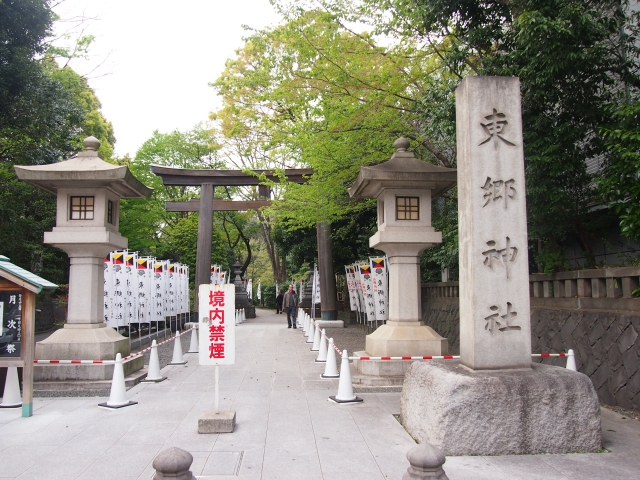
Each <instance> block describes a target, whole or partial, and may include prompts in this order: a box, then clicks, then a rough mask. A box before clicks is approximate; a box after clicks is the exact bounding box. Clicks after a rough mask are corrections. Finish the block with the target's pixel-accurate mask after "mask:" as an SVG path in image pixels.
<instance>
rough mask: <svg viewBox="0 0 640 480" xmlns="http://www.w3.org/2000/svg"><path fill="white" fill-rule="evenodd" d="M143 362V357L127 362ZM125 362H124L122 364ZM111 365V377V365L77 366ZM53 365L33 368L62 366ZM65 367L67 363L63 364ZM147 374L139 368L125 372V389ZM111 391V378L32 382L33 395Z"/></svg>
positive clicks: (103, 393)
mask: <svg viewBox="0 0 640 480" xmlns="http://www.w3.org/2000/svg"><path fill="white" fill-rule="evenodd" d="M133 362H140V363H141V364H142V363H144V358H143V357H139V359H138V358H136V359H135V360H132V361H131V362H129V363H133ZM126 365H127V364H126V363H125V364H124V366H126ZM103 366H105V367H111V377H113V365H96V366H93V365H78V366H77V367H78V368H80V367H88V368H102V367H103ZM62 367H63V366H58V367H56V366H55V365H43V366H38V365H36V366H35V368H34V369H33V370H34V372H37V371H38V369H40V368H62ZM64 367H67V365H64ZM146 376H147V369H146V368H142V367H141V368H140V369H138V370H137V371H136V372H134V373H132V374H130V375H127V374H125V378H124V385H125V388H126V389H127V390H129V389H130V388H132V387H134V386H135V385H137V384H139V383H140V382H142V381H143V379H144V378H145V377H146ZM110 392H111V379H109V380H57V381H56V380H44V381H37V382H33V396H34V397H108V396H109V394H110Z"/></svg>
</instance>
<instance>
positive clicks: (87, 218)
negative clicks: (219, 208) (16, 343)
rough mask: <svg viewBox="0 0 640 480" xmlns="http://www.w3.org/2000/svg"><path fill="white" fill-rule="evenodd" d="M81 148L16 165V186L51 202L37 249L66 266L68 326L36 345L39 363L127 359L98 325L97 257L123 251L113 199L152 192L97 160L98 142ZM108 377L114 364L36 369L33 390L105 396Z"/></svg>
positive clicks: (116, 338) (121, 343)
mask: <svg viewBox="0 0 640 480" xmlns="http://www.w3.org/2000/svg"><path fill="white" fill-rule="evenodd" d="M84 147H85V151H84V152H80V153H78V154H77V155H75V156H73V157H71V158H70V159H68V160H66V161H63V162H59V163H53V164H50V165H38V166H15V170H16V174H17V176H18V178H19V179H20V180H23V181H25V182H27V183H30V184H32V185H35V186H37V187H39V188H41V189H43V190H45V191H47V192H50V193H52V194H54V195H56V196H57V213H56V226H55V227H54V228H53V231H51V232H45V234H44V242H45V243H48V244H50V245H53V246H55V247H57V248H60V249H61V250H64V251H65V252H66V253H67V254H68V255H69V259H70V263H71V265H70V268H69V303H68V314H67V323H66V324H65V325H64V328H62V329H60V330H57V331H56V332H54V333H53V334H52V335H51V336H49V337H48V338H47V339H45V340H42V341H40V342H38V343H37V344H36V358H38V359H66V360H74V359H79V360H113V359H114V358H115V357H116V354H117V353H120V354H121V355H122V356H123V357H125V356H127V355H129V353H130V346H129V340H128V339H127V338H125V337H123V336H122V335H120V334H119V333H118V332H116V331H115V330H113V329H112V328H108V327H107V325H106V324H105V323H104V312H103V305H104V301H103V295H104V257H105V256H106V255H107V254H108V253H109V252H111V251H113V250H117V249H124V248H126V247H127V239H126V238H124V237H123V236H122V235H120V233H119V232H118V225H119V220H120V215H119V207H120V199H121V198H146V197H149V196H150V195H151V192H152V189H150V188H148V187H146V186H145V185H144V184H142V183H141V182H140V181H139V180H137V179H136V178H135V177H134V176H133V175H132V174H131V172H130V171H129V168H128V167H127V166H118V165H112V164H110V163H107V162H105V161H104V160H102V159H101V158H100V157H99V156H98V148H99V147H100V142H99V141H98V139H96V138H94V137H88V138H86V139H85V140H84ZM143 362H144V359H143V358H142V357H139V358H138V359H135V360H133V361H130V362H127V363H125V364H124V368H125V375H128V374H130V373H132V372H134V371H136V370H140V369H141V368H142V367H143V365H144V363H143ZM112 374H113V365H52V366H41V367H38V368H36V369H35V380H36V381H37V383H36V388H37V389H45V390H49V389H54V390H57V389H63V390H78V389H79V390H84V389H92V388H94V389H103V388H106V389H108V388H109V386H108V384H109V382H110V379H111V377H112ZM91 382H93V384H92V383H91ZM100 382H102V383H100ZM105 382H106V385H105ZM45 383H46V386H45Z"/></svg>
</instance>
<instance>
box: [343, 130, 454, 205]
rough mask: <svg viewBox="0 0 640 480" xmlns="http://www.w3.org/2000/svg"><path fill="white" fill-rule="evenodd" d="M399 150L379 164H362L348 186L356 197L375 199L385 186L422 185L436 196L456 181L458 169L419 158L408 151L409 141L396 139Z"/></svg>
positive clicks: (418, 186)
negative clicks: (440, 165)
mask: <svg viewBox="0 0 640 480" xmlns="http://www.w3.org/2000/svg"><path fill="white" fill-rule="evenodd" d="M393 146H394V147H396V152H395V153H394V154H393V155H392V156H391V158H390V159H389V160H387V161H386V162H384V163H381V164H379V165H373V166H371V167H362V168H361V169H360V173H359V174H358V178H356V181H355V183H354V184H353V186H352V187H351V188H350V189H349V195H350V196H351V197H353V198H376V197H378V196H379V195H380V193H381V192H382V190H383V189H385V188H420V189H427V190H431V197H432V198H435V197H438V196H440V195H442V194H443V193H444V192H446V191H447V190H449V189H450V188H451V187H453V186H454V185H455V184H456V182H457V171H456V169H455V168H446V167H439V166H437V165H432V164H430V163H426V162H423V161H421V160H418V159H417V158H415V157H414V156H413V153H412V152H408V151H407V149H408V148H409V140H407V139H406V138H399V139H397V140H396V141H395V142H394V144H393Z"/></svg>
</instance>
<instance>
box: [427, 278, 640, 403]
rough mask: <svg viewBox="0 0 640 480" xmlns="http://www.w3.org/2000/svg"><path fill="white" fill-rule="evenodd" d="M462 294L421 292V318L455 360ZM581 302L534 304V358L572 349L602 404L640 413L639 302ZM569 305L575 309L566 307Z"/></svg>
mask: <svg viewBox="0 0 640 480" xmlns="http://www.w3.org/2000/svg"><path fill="white" fill-rule="evenodd" d="M536 281H538V279H536ZM551 281H553V279H551ZM556 291H557V289H556ZM457 293H458V292H457V282H448V283H441V284H425V285H423V288H422V318H423V320H424V322H425V323H426V324H427V325H429V326H430V327H432V328H433V329H434V330H436V331H437V332H438V333H439V334H440V335H442V336H444V337H447V338H448V339H449V348H450V352H451V353H452V354H457V353H458V352H459V351H460V313H459V303H458V302H459V299H458V298H457ZM578 298H579V297H577V298H576V299H575V301H574V299H571V298H567V297H555V298H554V297H543V298H536V297H534V298H532V299H531V300H532V302H531V346H532V350H533V352H534V353H545V352H551V353H557V352H563V351H567V350H568V349H570V348H572V349H573V350H574V351H575V353H576V364H577V366H578V370H579V371H580V372H582V373H584V374H586V375H588V376H589V378H590V379H591V381H592V382H593V385H594V387H595V389H596V391H597V392H598V396H599V398H600V401H601V402H602V403H604V404H606V405H615V406H621V407H625V408H635V409H636V410H640V340H639V339H638V335H639V334H640V299H635V298H628V297H627V298H625V297H622V298H619V299H616V298H613V296H611V297H609V298H605V299H599V301H601V302H603V306H604V302H606V306H607V307H608V308H607V309H593V308H585V306H586V305H582V304H577V303H578V302H577V300H578ZM616 300H618V301H616ZM569 301H571V302H573V303H576V304H575V305H570V306H569V305H566V304H567V302H569ZM616 307H618V308H616ZM538 361H542V362H543V363H547V364H554V365H558V366H564V365H565V363H566V360H565V359H563V358H555V359H540V360H538Z"/></svg>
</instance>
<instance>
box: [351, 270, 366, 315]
mask: <svg viewBox="0 0 640 480" xmlns="http://www.w3.org/2000/svg"><path fill="white" fill-rule="evenodd" d="M353 281H354V285H355V288H356V291H355V292H356V296H357V300H358V303H357V306H358V309H359V310H358V311H359V312H365V311H366V308H365V301H364V294H363V291H362V279H361V277H360V265H359V263H358V262H356V263H354V264H353Z"/></svg>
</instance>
